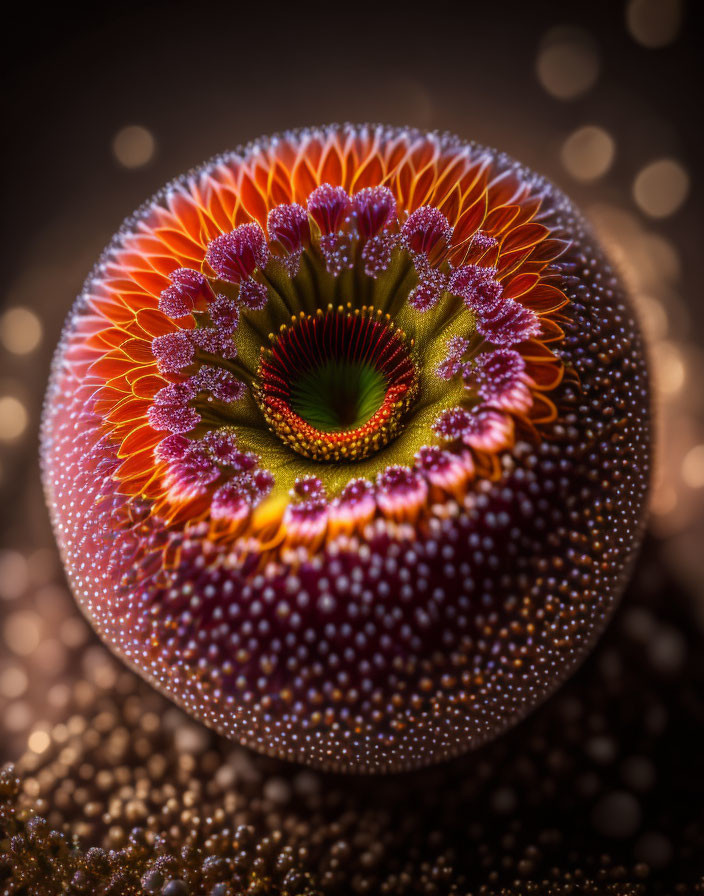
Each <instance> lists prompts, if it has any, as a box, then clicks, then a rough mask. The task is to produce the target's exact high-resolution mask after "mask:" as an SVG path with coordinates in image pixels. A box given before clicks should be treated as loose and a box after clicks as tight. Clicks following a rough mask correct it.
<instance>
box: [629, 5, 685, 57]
mask: <svg viewBox="0 0 704 896" xmlns="http://www.w3.org/2000/svg"><path fill="white" fill-rule="evenodd" d="M682 14H683V3H682V0H629V3H628V5H627V6H626V24H627V26H628V30H629V32H630V34H631V37H632V38H633V40H635V41H637V42H638V43H639V44H642V46H644V47H650V48H653V47H665V46H667V45H668V44H671V43H672V42H673V41H674V40H675V38H676V37H677V35H678V33H679V30H680V27H681V25H682Z"/></svg>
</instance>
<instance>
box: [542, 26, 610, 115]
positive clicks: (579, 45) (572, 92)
mask: <svg viewBox="0 0 704 896" xmlns="http://www.w3.org/2000/svg"><path fill="white" fill-rule="evenodd" d="M536 70H537V74H538V79H539V81H540V83H541V84H542V85H543V87H544V88H545V90H547V92H548V93H549V94H551V95H552V96H554V97H555V98H556V99H560V100H573V99H575V98H576V97H579V96H581V95H582V94H584V93H586V92H587V91H588V90H589V89H590V88H591V87H593V86H594V84H595V83H596V80H597V77H598V76H599V53H598V50H597V46H596V44H595V42H594V40H593V39H592V38H591V37H590V35H589V34H588V32H586V31H584V30H582V29H581V28H568V27H558V28H554V29H552V30H550V31H549V32H548V33H547V34H546V35H545V38H544V39H543V42H542V44H541V46H540V50H539V53H538V58H537V61H536Z"/></svg>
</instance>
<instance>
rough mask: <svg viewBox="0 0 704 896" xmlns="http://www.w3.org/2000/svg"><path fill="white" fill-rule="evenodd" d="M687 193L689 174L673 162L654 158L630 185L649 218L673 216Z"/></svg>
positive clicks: (674, 160)
mask: <svg viewBox="0 0 704 896" xmlns="http://www.w3.org/2000/svg"><path fill="white" fill-rule="evenodd" d="M688 193H689V175H688V174H687V171H686V169H685V168H684V166H683V165H682V164H681V163H680V162H678V161H677V160H676V159H657V160H656V161H654V162H650V164H648V165H646V166H645V167H644V168H642V169H641V171H639V172H638V175H637V177H636V179H635V181H634V182H633V196H634V198H635V200H636V202H637V203H638V205H639V207H640V208H641V209H642V210H643V211H644V212H645V213H646V215H650V217H651V218H666V217H667V216H668V215H672V214H674V212H676V211H677V210H678V209H679V207H680V206H681V205H682V203H683V202H684V201H685V199H686V198H687V194H688Z"/></svg>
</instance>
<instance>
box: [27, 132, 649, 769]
mask: <svg viewBox="0 0 704 896" xmlns="http://www.w3.org/2000/svg"><path fill="white" fill-rule="evenodd" d="M649 445H650V424H649V397H648V385H647V376H646V371H645V365H644V359H643V348H642V344H641V338H640V335H639V333H638V330H637V326H636V324H635V323H634V320H633V314H632V312H631V310H630V308H629V306H628V304H627V302H626V299H625V297H624V293H623V290H622V288H621V286H620V284H619V282H618V280H617V278H616V277H615V275H614V273H613V272H612V270H611V268H610V267H609V264H608V262H607V261H606V259H605V257H604V255H603V253H602V251H601V250H600V249H599V247H598V246H597V245H596V244H595V241H594V239H593V237H592V236H591V234H590V231H589V229H588V227H587V226H586V225H585V223H584V221H583V220H582V218H581V217H580V216H579V214H578V213H577V212H576V211H575V209H574V208H573V206H572V205H571V204H570V202H569V201H568V200H567V199H566V198H565V197H564V196H562V195H561V194H560V193H559V192H558V191H557V190H556V189H555V188H554V187H553V186H552V185H550V184H549V183H547V182H546V181H545V180H543V179H541V178H540V177H538V176H537V175H535V174H533V173H532V172H530V171H528V170H526V169H525V168H523V167H521V166H520V165H519V164H517V163H516V162H514V161H513V160H511V159H509V158H507V157H506V156H504V155H501V154H499V153H497V152H495V151H493V150H489V149H485V148H483V147H479V146H476V145H474V144H466V143H463V142H461V141H459V140H458V139H456V138H454V137H452V136H447V135H443V136H441V135H437V134H425V133H420V132H417V131H410V130H397V129H393V128H388V127H381V126H351V125H345V126H331V127H325V128H317V129H308V130H302V131H298V132H294V133H286V134H283V135H280V136H277V137H274V138H271V139H264V140H260V141H258V142H257V143H254V144H251V145H250V146H248V147H246V148H245V149H243V150H239V151H235V152H232V153H228V154H226V155H223V156H220V157H218V158H215V159H213V160H212V161H211V162H209V163H207V164H206V165H204V166H202V167H201V168H199V169H197V170H195V171H193V172H191V173H189V174H187V175H186V176H184V177H182V178H180V179H179V180H177V181H175V182H173V183H171V184H170V185H169V186H167V187H166V188H165V189H164V190H162V191H161V192H160V193H159V194H157V195H156V196H155V197H154V198H153V199H152V200H151V201H150V202H149V203H147V204H146V205H145V206H143V208H142V209H141V210H140V211H139V212H137V213H136V215H135V216H134V217H132V218H130V219H128V220H127V221H126V222H125V224H124V225H123V227H122V228H121V230H120V231H119V233H118V234H117V235H116V237H115V238H114V240H113V241H112V243H111V244H110V246H109V247H108V249H107V250H106V252H105V254H104V255H103V257H102V258H101V260H100V262H99V263H98V265H97V267H96V268H95V270H94V271H93V273H92V274H91V276H90V277H89V279H88V281H87V283H86V287H85V289H84V291H83V293H82V295H81V296H80V297H79V299H78V301H77V303H76V305H75V307H74V309H73V311H72V313H71V315H70V318H69V321H68V325H67V327H66V330H65V334H64V337H63V340H62V342H61V345H60V348H59V351H58V353H57V356H56V361H55V366H54V373H53V377H52V382H51V385H50V388H49V391H48V395H47V400H46V407H45V414H44V425H43V440H42V456H43V472H44V484H45V489H46V494H47V499H48V502H49V506H50V508H51V513H52V516H53V521H54V527H55V531H56V535H57V539H58V541H59V544H60V547H61V550H62V553H63V558H64V562H65V566H66V570H67V573H68V576H69V579H70V581H71V584H72V586H73V588H74V591H75V593H76V595H77V598H78V600H79V602H80V604H81V607H82V608H83V610H84V612H85V613H86V615H87V616H88V618H89V619H90V620H91V622H92V624H93V625H94V627H95V628H96V629H97V631H98V632H99V633H100V634H101V636H102V637H103V638H104V639H105V640H106V642H107V643H108V644H109V645H110V646H111V647H112V648H113V649H114V650H115V651H116V652H117V653H118V654H119V655H120V656H121V657H123V658H124V659H125V660H126V661H127V662H128V663H129V664H130V665H131V666H133V667H134V668H135V669H137V670H138V671H139V672H140V673H141V674H142V675H144V676H145V677H146V678H147V679H148V680H149V681H150V682H152V683H153V684H154V685H155V686H156V687H157V688H159V689H160V690H161V691H163V692H164V693H166V694H168V695H169V696H170V697H172V698H173V699H174V700H176V701H177V702H178V703H179V704H181V705H182V706H183V707H185V708H186V709H187V710H189V711H190V712H191V713H192V714H193V715H195V716H196V717H197V718H199V719H201V720H202V721H204V722H205V723H206V724H208V725H210V726H211V727H213V728H215V729H217V730H218V731H220V732H222V733H224V734H227V735H229V736H230V737H232V738H235V739H237V740H239V741H241V742H242V743H245V744H248V745H250V746H252V747H253V748H255V749H257V750H260V751H264V752H267V753H270V754H272V755H277V756H281V757H287V758H291V759H296V760H300V761H302V762H307V763H310V764H313V765H318V766H322V767H328V768H334V769H340V770H358V771H385V770H396V769H404V768H411V767H414V766H420V765H423V764H426V763H430V762H433V761H436V760H439V759H441V758H444V757H449V756H452V755H456V754H458V753H460V752H462V751H464V750H466V749H468V748H470V747H472V746H475V745H478V744H480V743H482V742H484V741H486V740H488V739H489V738H491V737H494V736H495V735H496V734H498V733H499V732H501V731H502V730H503V729H505V728H506V727H508V726H509V725H510V724H512V723H513V722H515V721H516V720H517V719H519V718H521V717H522V716H523V715H525V713H526V712H527V711H528V710H530V709H531V708H532V707H534V706H535V705H536V704H537V703H539V702H540V701H541V700H542V699H543V698H544V697H545V696H546V695H547V694H548V693H549V692H550V691H552V690H553V689H554V688H555V687H556V686H557V684H558V683H559V682H560V681H561V680H562V679H564V678H565V677H566V676H567V675H568V674H569V673H570V672H571V671H572V670H573V669H574V667H575V665H576V664H577V662H578V661H579V660H580V658H581V657H582V656H583V655H584V653H585V652H586V650H587V649H588V647H589V646H590V644H591V643H592V642H593V640H594V638H595V637H596V635H597V634H598V632H599V631H600V629H601V628H602V626H603V625H604V622H605V620H606V619H607V617H608V616H609V614H610V612H611V610H612V608H613V606H614V602H615V601H616V599H617V598H618V595H619V593H620V591H621V589H622V586H623V583H624V577H625V575H626V572H627V569H628V566H629V563H630V561H631V559H632V557H633V553H634V550H635V548H636V546H637V542H638V539H639V535H640V532H641V529H642V518H643V512H644V504H645V498H646V492H647V484H648V463H649Z"/></svg>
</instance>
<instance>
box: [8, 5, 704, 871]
mask: <svg viewBox="0 0 704 896" xmlns="http://www.w3.org/2000/svg"><path fill="white" fill-rule="evenodd" d="M697 5H698V4H697V3H695V2H694V0H690V2H689V3H687V2H685V0H628V2H623V0H618V2H613V3H607V2H601V3H599V2H596V3H585V2H576V3H569V4H555V3H547V2H544V3H541V2H537V3H526V4H518V3H515V4H511V3H508V4H502V5H501V6H497V4H492V3H482V4H474V3H467V4H461V5H458V6H457V7H454V6H452V5H450V4H445V3H443V2H434V3H433V4H431V5H430V7H429V10H428V13H429V14H428V16H427V18H426V17H425V16H420V15H419V14H417V15H416V17H415V18H410V16H411V13H410V6H408V5H404V7H405V11H403V12H401V11H399V12H395V11H394V10H393V9H391V7H390V6H389V7H388V8H386V7H384V6H381V5H379V6H377V8H376V9H374V8H366V9H365V8H355V6H354V4H344V5H343V7H344V8H343V7H340V8H337V9H332V10H331V9H328V10H327V11H326V12H322V11H321V12H320V13H316V11H315V10H313V9H309V8H308V7H306V8H305V9H304V8H303V7H302V6H300V5H299V6H298V8H297V7H296V5H289V7H288V8H287V11H285V12H278V11H277V10H276V9H275V8H274V7H271V8H265V7H262V8H261V9H260V10H259V11H258V12H257V11H256V10H250V11H249V12H248V13H247V16H248V17H247V18H241V17H240V18H238V15H243V14H238V12H237V9H236V5H235V4H232V5H231V6H230V7H227V8H224V9H222V10H220V9H217V8H212V9H208V8H207V6H206V5H204V4H197V3H195V2H193V0H192V2H190V3H175V4H171V5H169V6H163V7H161V6H158V5H146V6H142V7H141V8H140V10H139V11H136V12H130V11H129V10H128V9H127V8H122V9H121V11H120V12H119V13H117V12H114V11H113V12H109V11H108V10H107V9H106V10H103V11H94V13H93V14H92V15H93V18H91V19H90V20H85V21H75V22H69V21H67V20H66V19H65V17H64V15H63V13H61V14H60V13H59V12H55V13H47V16H48V18H46V19H43V20H41V21H39V22H27V24H26V26H24V27H23V26H20V30H19V31H18V32H17V33H16V34H15V35H9V40H10V43H11V44H12V46H11V47H10V48H9V51H8V54H7V55H5V60H6V64H8V74H7V77H6V78H5V79H4V81H5V84H6V91H5V92H6V96H5V103H6V105H7V108H6V110H5V112H4V120H5V122H6V123H7V124H8V125H9V127H8V129H7V133H8V134H9V135H10V136H9V138H6V141H5V143H4V146H3V152H4V153H5V156H6V159H5V163H4V171H5V174H6V181H7V184H6V187H5V188H4V191H3V206H4V234H3V240H2V243H1V244H0V249H1V250H2V253H3V260H2V272H3V288H2V300H1V301H2V304H1V306H0V763H2V762H4V761H6V760H13V761H14V760H17V759H18V758H19V757H21V756H22V755H23V754H24V757H25V758H24V760H23V761H24V762H25V768H26V769H27V770H29V771H31V768H32V762H33V761H36V762H39V761H40V758H41V754H42V753H43V751H45V750H46V749H47V748H48V747H49V744H50V742H51V738H52V736H53V735H52V732H55V729H56V726H57V725H65V724H66V723H67V718H66V714H67V711H68V710H67V707H69V706H72V705H73V704H72V701H73V699H74V693H75V690H76V689H79V690H80V688H87V687H91V686H96V685H98V686H105V687H110V686H111V681H112V679H113V678H114V676H115V665H114V663H112V661H109V660H108V658H107V655H106V651H105V649H104V648H103V647H102V646H101V645H100V643H99V641H98V640H97V638H96V637H95V636H94V635H93V634H92V633H91V632H90V630H89V628H88V626H87V624H86V623H85V622H84V621H83V619H82V617H81V616H80V615H79V613H78V611H77V610H76V608H75V606H74V604H73V601H72V598H71V597H70V595H69V593H68V591H67V589H66V585H65V582H64V579H63V577H62V573H61V569H60V564H59V560H58V556H57V553H56V550H55V547H54V544H53V539H52V535H51V532H50V528H49V524H48V518H47V513H46V510H45V507H44V504H43V499H42V494H41V487H40V482H39V472H38V457H37V453H38V444H37V432H38V426H39V419H40V412H41V405H42V400H43V393H44V388H45V384H46V380H47V377H48V371H49V365H50V360H51V356H52V352H53V350H54V348H55V346H56V344H57V341H58V338H59V334H60V330H61V326H62V322H63V320H64V318H65V316H66V315H67V313H68V311H69V308H70V306H71V304H72V302H73V299H74V297H75V296H76V294H77V293H78V292H79V290H80V288H81V283H82V281H83V279H84V277H85V276H86V275H87V273H88V272H89V270H90V267H91V266H92V264H93V262H94V261H95V260H96V258H97V256H98V255H99V253H100V251H101V249H102V248H103V246H104V245H105V244H106V243H107V242H108V240H109V238H110V236H111V234H112V233H113V232H114V231H115V230H116V229H117V228H118V226H119V225H120V222H121V221H122V219H123V218H124V217H125V216H127V215H128V214H129V213H130V212H131V211H132V210H133V209H135V208H136V207H137V206H138V205H140V204H141V203H142V201H144V200H145V199H146V198H147V197H148V196H150V195H151V194H152V193H153V192H154V191H156V190H157V189H158V188H159V187H161V186H162V185H163V184H164V183H165V182H166V181H167V180H169V179H170V178H172V177H174V176H175V175H177V174H179V173H180V172H182V171H184V170H186V169H187V168H189V167H190V166H192V165H194V164H196V163H199V162H201V161H203V160H204V159H206V158H208V157H209V156H211V155H213V154H215V153H217V152H220V151H222V150H225V149H227V148H232V147H235V146H237V145H238V144H240V143H243V142H247V141H249V140H251V139H253V138H256V137H257V136H259V135H261V134H266V133H271V132H275V131H279V130H282V129H285V128H289V127H296V126H299V125H305V124H313V123H323V122H327V121H337V120H350V121H359V120H370V121H383V122H388V123H391V124H396V125H404V124H409V125H414V126H416V127H420V128H427V129H439V130H450V131H453V132H455V133H457V134H458V135H460V136H461V137H463V138H470V139H475V140H477V141H478V142H480V143H486V144H490V145H494V146H497V147H499V148H501V149H504V150H505V151H507V152H508V153H509V154H511V155H513V156H515V157H517V158H519V159H520V160H522V161H523V162H525V163H526V164H527V165H529V166H532V167H534V168H535V169H537V170H538V171H540V172H541V173H543V174H545V175H547V176H548V177H549V178H551V179H552V180H553V181H554V182H555V183H557V184H558V185H559V186H560V187H561V188H562V189H563V190H564V191H565V192H567V193H568V194H569V195H570V196H572V197H573V198H574V199H575V200H576V202H577V203H578V204H579V205H580V206H581V207H582V209H583V210H584V211H585V213H586V215H587V216H588V217H589V218H590V219H591V221H592V222H593V224H594V227H595V228H596V229H597V231H598V232H599V233H600V234H601V236H602V239H603V241H604V242H605V244H606V246H607V248H608V250H609V251H610V253H611V256H612V258H613V260H614V261H615V263H616V264H617V266H618V267H619V268H620V270H621V272H622V274H623V277H624V278H625V279H626V281H627V283H628V284H629V286H630V288H631V290H632V293H633V296H634V300H635V302H636V304H637V307H638V310H639V312H640V314H641V318H642V323H643V327H644V329H645V331H646V333H647V335H648V337H649V340H650V351H651V360H652V372H653V377H654V382H655V394H656V405H657V407H656V412H657V419H658V445H657V474H656V478H655V482H654V489H653V496H652V511H651V521H650V538H649V542H648V545H649V547H648V555H649V556H648V558H647V561H648V562H649V563H651V564H654V566H653V569H654V570H655V571H654V572H653V571H652V570H651V571H650V572H648V573H647V574H646V575H645V576H643V574H642V572H641V580H644V581H646V582H651V581H652V579H653V576H659V577H660V580H663V581H668V582H671V583H672V585H671V587H672V588H674V589H676V590H677V592H678V593H680V594H682V595H684V600H685V601H686V604H687V619H688V622H687V626H686V627H687V632H686V635H687V638H686V639H685V637H684V634H683V632H682V631H681V630H679V629H678V628H677V627H676V626H671V625H661V626H657V625H656V626H655V627H654V628H652V629H648V630H647V631H646V630H645V629H642V630H641V631H640V635H639V636H638V637H642V640H643V651H644V653H645V654H647V655H648V656H649V657H650V658H651V659H652V662H653V663H655V664H656V665H657V664H658V663H660V664H661V665H662V667H663V669H665V671H666V673H667V675H668V676H677V675H678V674H683V672H682V670H684V669H685V665H686V659H687V656H686V655H687V652H688V651H692V650H698V651H699V652H704V549H703V545H704V348H703V346H704V302H703V301H702V291H701V284H702V283H703V282H704V252H702V245H703V244H704V217H703V215H704V213H703V211H702V201H701V200H702V195H703V194H704V176H703V174H702V143H703V141H702V132H701V127H702V122H701V111H700V107H701V95H697V93H696V89H697V88H696V85H697V82H698V81H699V79H700V77H701V75H702V71H701V67H702V66H701V61H700V56H701V46H700V43H701V42H700V33H701V32H700V29H698V28H697V24H698V23H697V22H696V21H695V20H696V13H697V9H696V7H697ZM5 39H6V40H7V39H8V35H7V34H6V35H5ZM653 558H655V559H653ZM643 562H645V561H643ZM654 587H655V586H654ZM627 599H628V600H631V599H633V600H635V601H636V602H637V600H638V597H637V595H636V596H635V597H632V596H630V595H629V598H627ZM626 610H627V608H626ZM648 612H650V611H648ZM626 618H629V617H626ZM639 618H640V617H638V616H636V617H634V619H635V622H633V620H631V623H632V624H631V623H629V624H631V629H629V630H632V629H633V625H637V623H638V619H639ZM640 622H641V624H642V623H643V620H642V619H640ZM627 628H628V626H627ZM646 628H647V626H646ZM72 711H73V710H72ZM699 724H700V726H701V725H702V719H701V718H700V719H699ZM700 730H701V727H700ZM676 747H677V745H674V746H673V749H675V750H676ZM617 755H618V754H617ZM33 757H34V759H33ZM616 761H617V760H616V758H614V759H613V762H614V763H616ZM657 780H658V779H657V775H656V776H655V781H656V783H655V784H654V785H653V786H657ZM614 786H618V788H619V792H621V791H624V792H629V789H628V784H627V783H623V782H621V783H620V784H618V785H614ZM602 796H603V795H602ZM607 796H608V794H607ZM598 798H599V796H598V795H597V796H595V797H594V799H595V801H597V802H598ZM606 814H607V815H608V812H607V813H606ZM602 815H603V813H602ZM590 817H591V821H590V818H589V817H588V818H587V819H586V820H585V824H587V825H589V824H592V825H593V828H594V830H593V835H594V837H596V838H599V837H604V838H605V846H604V849H605V850H606V849H609V848H612V846H613V842H612V841H613V837H614V836H615V837H617V838H618V836H620V835H619V834H618V832H617V833H616V834H615V835H614V833H613V830H612V831H611V832H609V825H608V823H607V824H605V825H604V823H603V818H602V821H601V822H600V820H599V819H600V818H601V817H602V816H600V814H599V813H598V812H594V814H593V815H592V816H590ZM643 817H644V818H645V819H646V820H644V821H642V822H638V823H636V824H635V826H634V827H633V830H631V829H630V828H629V829H628V831H627V834H626V835H624V836H628V837H629V838H631V840H632V844H633V847H632V848H633V850H636V852H637V851H638V850H640V852H641V853H642V852H643V851H644V850H645V852H646V853H647V848H646V847H644V846H643V843H642V842H641V841H642V838H643V837H644V836H646V835H649V836H652V834H653V830H651V829H649V828H648V824H656V822H657V820H656V821H655V822H653V820H652V817H648V816H647V815H646V816H643V815H641V816H639V818H643ZM639 824H641V825H642V827H638V825H639ZM600 825H601V827H600ZM655 833H656V834H657V831H655ZM663 836H664V835H663ZM610 838H611V839H610ZM639 838H640V841H639ZM629 842H630V841H629ZM639 843H640V845H639ZM651 845H652V844H651ZM656 845H657V844H656ZM629 848H630V847H629ZM659 848H660V850H661V854H662V850H663V846H662V843H660V844H659ZM665 854H667V850H665ZM702 870H703V872H704V868H703V869H702Z"/></svg>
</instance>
